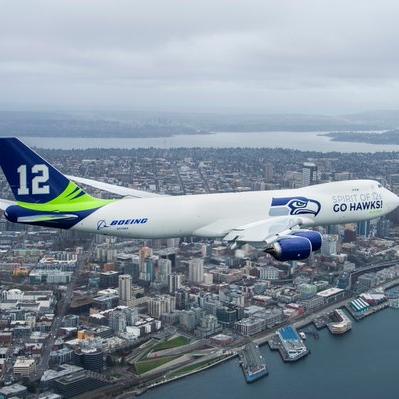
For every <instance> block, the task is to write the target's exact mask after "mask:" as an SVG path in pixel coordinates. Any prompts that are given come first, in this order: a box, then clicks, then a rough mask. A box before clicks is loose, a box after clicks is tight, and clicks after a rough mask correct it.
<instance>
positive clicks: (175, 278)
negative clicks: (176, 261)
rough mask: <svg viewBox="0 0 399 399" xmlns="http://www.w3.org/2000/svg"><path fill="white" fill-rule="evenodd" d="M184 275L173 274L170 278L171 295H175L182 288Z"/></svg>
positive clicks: (169, 289)
mask: <svg viewBox="0 0 399 399" xmlns="http://www.w3.org/2000/svg"><path fill="white" fill-rule="evenodd" d="M182 278H183V275H181V274H177V273H172V274H169V276H168V291H169V294H174V293H175V292H176V291H177V290H179V289H180V288H181V285H182Z"/></svg>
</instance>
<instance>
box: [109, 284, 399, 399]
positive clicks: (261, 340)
mask: <svg viewBox="0 0 399 399" xmlns="http://www.w3.org/2000/svg"><path fill="white" fill-rule="evenodd" d="M398 285H399V278H396V279H394V280H391V281H387V282H385V283H382V284H380V285H378V286H377V287H384V289H389V288H393V287H395V286H398ZM377 287H375V288H377ZM357 296H358V294H354V295H351V296H350V297H348V298H346V299H344V300H342V301H339V302H337V303H335V304H331V305H329V306H327V307H325V308H323V309H321V310H319V311H317V312H315V313H312V314H311V315H308V316H305V317H304V318H301V319H299V320H294V321H292V322H290V323H283V324H282V325H280V326H278V327H276V328H273V329H272V331H270V332H268V333H267V334H265V335H264V336H262V337H256V338H255V337H254V338H253V339H252V340H253V342H255V343H256V344H257V345H259V346H263V345H267V344H268V342H269V340H270V339H271V338H272V337H273V336H274V334H275V332H276V330H277V329H279V328H281V327H282V326H284V325H288V324H292V325H293V326H294V327H295V328H297V329H299V328H303V327H306V326H308V325H310V324H312V323H313V321H314V320H315V319H316V318H318V317H320V315H322V314H324V313H328V312H329V311H331V310H333V309H336V308H342V307H345V305H347V304H348V303H349V302H350V301H351V300H353V298H355V297H357ZM387 308H389V306H384V307H382V308H381V309H378V310H376V311H374V312H371V313H370V314H369V315H373V314H375V313H378V312H380V311H381V310H384V309H387ZM369 315H368V316H369ZM356 321H358V320H356ZM242 347H243V346H242V345H241V346H238V347H233V348H231V349H230V350H231V351H232V352H233V353H232V354H231V355H228V356H226V357H225V358H223V359H220V360H218V361H216V362H215V363H212V364H210V365H207V366H204V367H200V368H198V369H195V370H192V371H189V372H187V373H184V374H182V375H179V376H175V377H172V378H170V379H165V380H164V381H159V382H155V383H152V384H150V385H148V387H144V388H143V389H142V390H140V392H139V394H138V395H142V394H144V393H145V392H147V391H148V390H150V389H154V388H157V387H159V386H162V385H164V384H168V383H170V382H173V381H176V380H179V379H181V378H184V377H188V376H190V375H193V374H196V373H200V372H202V371H205V370H207V369H209V368H211V367H214V366H217V365H219V364H221V363H224V362H226V361H228V360H231V359H233V358H235V357H237V356H238V352H239V351H240V350H241V349H242ZM176 371H177V372H178V370H176ZM136 392H137V388H136V389H132V390H131V391H129V395H136V396H138V395H137V393H136ZM126 395H127V393H126ZM126 395H125V393H121V394H120V395H118V396H116V398H117V399H126V398H128V397H129V396H126Z"/></svg>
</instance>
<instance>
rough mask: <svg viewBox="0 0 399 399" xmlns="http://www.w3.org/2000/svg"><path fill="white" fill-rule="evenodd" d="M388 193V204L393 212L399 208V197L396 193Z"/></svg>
mask: <svg viewBox="0 0 399 399" xmlns="http://www.w3.org/2000/svg"><path fill="white" fill-rule="evenodd" d="M387 191H388V202H389V205H390V207H391V208H392V210H394V209H396V208H397V207H399V196H397V195H396V194H395V193H393V192H392V191H389V190H387Z"/></svg>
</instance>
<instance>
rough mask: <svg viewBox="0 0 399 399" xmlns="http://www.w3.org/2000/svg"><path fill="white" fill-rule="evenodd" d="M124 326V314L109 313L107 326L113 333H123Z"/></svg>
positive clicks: (117, 311)
mask: <svg viewBox="0 0 399 399" xmlns="http://www.w3.org/2000/svg"><path fill="white" fill-rule="evenodd" d="M126 324H127V323H126V314H125V313H124V312H122V311H120V310H115V311H113V312H111V314H110V316H109V326H110V327H111V328H112V329H113V330H114V332H115V333H121V332H125V331H126Z"/></svg>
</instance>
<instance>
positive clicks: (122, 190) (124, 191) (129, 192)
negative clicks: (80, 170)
mask: <svg viewBox="0 0 399 399" xmlns="http://www.w3.org/2000/svg"><path fill="white" fill-rule="evenodd" d="M67 177H68V179H71V180H73V181H74V182H76V183H81V184H86V185H87V186H91V187H94V188H97V189H99V190H103V191H108V192H109V193H112V194H117V195H122V196H124V197H134V198H153V197H160V196H161V194H156V193H150V192H148V191H141V190H135V189H133V188H129V187H122V186H117V185H116V184H109V183H103V182H101V181H98V180H92V179H86V178H84V177H77V176H67Z"/></svg>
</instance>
